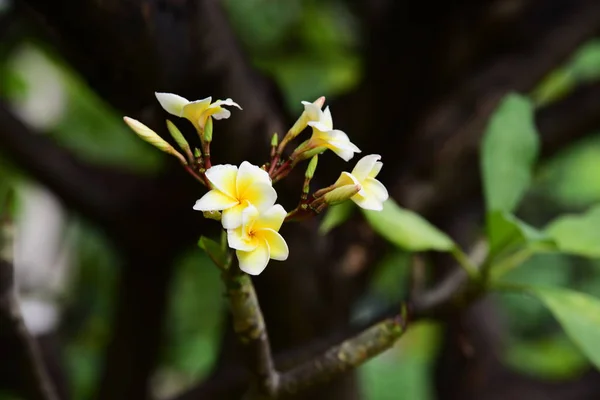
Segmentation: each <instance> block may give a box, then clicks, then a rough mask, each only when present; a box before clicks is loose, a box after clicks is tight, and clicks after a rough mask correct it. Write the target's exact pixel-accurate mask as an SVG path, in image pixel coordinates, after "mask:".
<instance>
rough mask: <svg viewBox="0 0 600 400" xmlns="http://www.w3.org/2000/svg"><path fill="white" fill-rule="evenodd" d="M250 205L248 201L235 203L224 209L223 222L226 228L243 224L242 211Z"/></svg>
mask: <svg viewBox="0 0 600 400" xmlns="http://www.w3.org/2000/svg"><path fill="white" fill-rule="evenodd" d="M246 207H248V202H244V203H242V204H239V203H238V204H237V205H234V206H233V207H231V208H228V209H226V210H224V211H223V214H222V215H221V223H222V224H223V228H225V229H235V228H238V227H240V226H241V225H242V212H243V211H244V209H245V208H246Z"/></svg>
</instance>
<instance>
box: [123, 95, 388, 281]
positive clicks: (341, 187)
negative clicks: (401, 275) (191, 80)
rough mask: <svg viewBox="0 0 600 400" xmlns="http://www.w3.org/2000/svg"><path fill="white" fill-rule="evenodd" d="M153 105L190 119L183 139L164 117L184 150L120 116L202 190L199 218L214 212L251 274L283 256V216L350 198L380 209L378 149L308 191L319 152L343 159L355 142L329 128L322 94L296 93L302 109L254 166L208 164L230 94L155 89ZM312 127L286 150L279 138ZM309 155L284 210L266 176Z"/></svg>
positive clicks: (274, 177)
mask: <svg viewBox="0 0 600 400" xmlns="http://www.w3.org/2000/svg"><path fill="white" fill-rule="evenodd" d="M156 98H157V100H158V101H159V103H160V105H161V106H162V107H163V108H164V109H165V110H166V111H167V112H168V113H170V114H172V115H175V116H177V117H181V118H185V119H187V120H188V121H190V122H191V124H192V125H193V127H194V128H195V130H196V132H197V133H198V137H199V140H200V144H201V146H200V147H199V148H194V150H193V151H192V148H191V146H190V145H189V144H188V142H187V141H186V139H185V138H184V136H183V134H182V133H181V132H180V131H179V129H178V128H177V127H176V126H175V125H174V124H173V123H172V122H171V121H167V128H168V130H169V133H170V134H171V136H172V137H173V139H174V140H175V142H176V143H177V145H178V146H179V147H180V148H181V150H182V151H183V152H184V154H181V153H179V152H178V151H177V150H176V149H175V148H174V147H173V146H171V145H170V144H169V143H168V142H167V141H165V140H163V139H162V138H161V137H160V136H159V135H158V134H156V132H154V131H153V130H151V129H150V128H148V127H147V126H145V125H144V124H142V123H141V122H139V121H136V120H134V119H132V118H128V117H125V118H124V120H125V122H126V123H127V124H128V125H129V127H130V128H131V129H132V130H133V131H134V132H135V133H137V134H138V136H140V137H141V138H142V139H144V140H146V141H147V142H149V143H151V144H152V145H154V146H155V147H157V148H159V149H160V150H162V151H164V152H166V153H168V154H171V155H173V156H175V157H177V158H178V159H179V161H180V162H181V164H182V165H183V166H184V168H185V169H186V170H187V171H188V172H189V173H190V174H191V175H192V176H193V177H194V178H196V179H197V180H198V181H199V182H200V183H202V184H203V185H205V186H206V187H207V188H208V189H209V190H208V192H207V193H206V194H205V195H204V196H202V198H200V199H199V200H198V201H196V204H195V205H194V207H193V208H194V210H198V211H202V212H203V213H204V215H205V217H207V218H211V219H215V220H219V221H220V222H221V224H222V226H223V229H225V230H226V231H227V243H228V245H229V247H230V248H231V249H234V250H235V252H236V256H237V259H238V261H239V267H240V269H241V270H242V271H244V272H246V273H248V274H251V275H258V274H260V273H261V272H262V271H263V270H264V269H265V268H266V266H267V264H268V262H269V260H280V261H283V260H286V259H287V257H288V255H289V250H288V246H287V243H286V241H285V240H284V238H283V237H282V236H281V234H280V233H279V230H280V228H281V226H282V225H283V223H284V222H288V221H293V220H300V219H304V218H306V217H308V216H311V215H315V214H318V213H320V212H322V211H323V210H324V209H325V208H326V207H327V206H330V205H335V204H339V203H341V202H344V201H347V200H352V201H353V202H354V203H356V204H357V205H358V206H359V207H362V208H364V209H368V210H381V209H382V208H383V202H385V201H386V200H387V198H388V192H387V190H386V188H385V186H383V184H381V182H379V181H378V180H377V179H375V178H376V177H377V175H378V174H379V171H380V170H381V167H382V166H383V164H382V163H381V161H379V160H380V159H381V157H380V156H379V155H376V154H371V155H368V156H365V157H363V158H362V159H361V160H359V161H358V163H356V166H355V167H354V169H353V170H352V172H342V173H341V174H340V177H339V178H338V179H337V181H336V182H335V183H334V184H333V185H331V186H328V187H325V188H322V189H320V190H317V191H315V192H314V193H313V194H312V196H309V193H310V182H311V180H312V178H313V176H314V173H315V170H316V168H317V162H318V156H319V154H321V153H323V152H325V151H327V150H331V151H333V152H334V153H335V154H337V155H338V156H339V157H341V158H342V159H343V160H344V161H349V160H350V159H351V158H352V157H354V154H355V153H360V152H361V151H360V149H359V148H358V147H357V146H356V145H354V144H353V143H352V142H351V141H350V139H349V138H348V135H346V134H345V133H344V132H342V131H341V130H338V129H334V128H333V119H332V116H331V111H330V110H329V107H326V108H325V109H324V110H323V105H324V103H325V98H324V97H320V98H319V99H317V100H316V101H314V102H312V103H310V102H306V101H303V102H302V104H303V105H304V112H303V113H302V114H301V116H300V117H299V118H298V120H297V121H296V123H295V124H294V125H293V126H292V127H291V128H290V129H289V131H288V132H287V133H286V135H285V136H284V137H283V139H282V140H281V142H279V137H278V135H277V134H275V135H274V136H273V139H272V141H271V157H270V160H269V161H268V162H266V163H265V164H264V165H262V166H260V167H259V166H256V165H252V164H250V163H249V162H247V161H244V162H242V163H241V164H240V166H239V167H238V166H235V165H230V164H219V165H212V162H211V157H210V144H211V142H212V137H213V119H215V120H219V119H226V118H229V117H230V116H231V112H230V111H229V110H228V109H227V108H225V106H229V107H237V108H239V109H240V110H241V107H240V106H239V105H238V104H237V103H235V102H234V101H233V100H231V99H226V100H216V101H215V102H213V101H212V98H211V97H207V98H205V99H203V100H197V101H189V100H187V99H185V98H183V97H181V96H178V95H175V94H171V93H156ZM307 128H310V129H311V130H312V135H311V136H310V137H309V138H308V139H307V140H305V141H304V142H302V143H301V144H300V145H298V146H297V147H296V149H295V150H294V151H293V152H292V153H291V154H290V155H289V156H287V157H285V156H284V150H285V148H286V146H287V145H288V144H289V143H290V142H291V141H292V140H293V139H295V138H296V137H297V136H299V135H300V134H301V133H302V132H303V131H304V130H305V129H307ZM307 159H310V162H309V164H308V166H307V169H306V172H305V180H304V186H303V188H302V195H301V197H300V202H299V204H298V206H297V207H296V208H295V209H293V210H292V211H290V212H286V211H285V209H284V208H283V207H282V206H281V205H280V204H276V201H277V192H276V191H275V189H274V188H273V184H274V183H277V182H278V181H280V180H281V179H283V178H285V177H286V176H287V175H288V174H289V173H290V171H291V170H292V169H293V168H294V167H295V166H296V165H297V164H298V163H299V162H301V161H303V160H307Z"/></svg>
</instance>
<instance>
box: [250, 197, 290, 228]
mask: <svg viewBox="0 0 600 400" xmlns="http://www.w3.org/2000/svg"><path fill="white" fill-rule="evenodd" d="M286 215H287V212H286V211H285V209H284V208H283V207H282V206H281V204H275V205H274V206H273V207H271V208H270V209H268V210H267V211H265V212H263V213H262V214H261V215H260V217H259V218H258V219H257V220H256V222H255V223H254V226H253V229H254V230H260V229H272V230H274V231H275V232H278V231H279V229H280V228H281V225H282V224H283V221H284V220H285V216H286Z"/></svg>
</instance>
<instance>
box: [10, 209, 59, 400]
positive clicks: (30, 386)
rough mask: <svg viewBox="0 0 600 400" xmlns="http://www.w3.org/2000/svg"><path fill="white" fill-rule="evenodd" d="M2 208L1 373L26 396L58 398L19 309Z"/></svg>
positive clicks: (11, 236) (42, 398)
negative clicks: (2, 349) (11, 356)
mask: <svg viewBox="0 0 600 400" xmlns="http://www.w3.org/2000/svg"><path fill="white" fill-rule="evenodd" d="M1 200H3V199H0V201H1ZM3 206H4V204H0V207H3ZM5 211H6V210H5V209H4V210H3V209H0V326H2V330H1V331H0V332H1V334H0V339H1V340H0V346H7V347H6V348H5V349H4V351H2V354H3V357H2V368H1V369H0V370H4V368H6V371H3V372H6V374H3V375H6V376H14V378H15V381H18V382H19V384H17V385H18V386H17V387H15V390H18V391H19V392H20V394H22V395H24V396H26V398H27V399H31V400H58V396H57V395H56V389H55V387H54V384H53V382H52V380H51V379H50V376H49V374H48V372H47V371H46V368H45V366H44V362H43V360H42V358H41V356H40V354H39V350H38V348H37V344H36V343H35V341H34V340H33V339H32V337H31V336H30V335H29V332H28V331H27V327H26V326H25V321H24V320H23V316H22V315H21V310H20V308H19V302H18V300H17V292H16V288H15V283H14V268H13V265H12V247H13V226H12V224H11V223H10V222H9V221H8V217H7V215H4V214H5ZM8 354H14V355H15V358H14V359H13V358H10V357H6V356H5V355H8ZM15 375H16V376H15ZM12 383H13V384H15V382H12Z"/></svg>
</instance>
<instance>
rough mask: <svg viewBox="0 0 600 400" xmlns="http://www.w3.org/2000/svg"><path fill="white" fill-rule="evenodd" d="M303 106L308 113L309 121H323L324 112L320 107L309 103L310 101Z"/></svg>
mask: <svg viewBox="0 0 600 400" xmlns="http://www.w3.org/2000/svg"><path fill="white" fill-rule="evenodd" d="M302 104H304V111H305V112H306V116H307V117H308V120H309V121H314V122H318V121H319V120H320V119H321V114H323V112H322V111H321V109H320V108H319V106H317V105H316V104H313V103H309V102H308V101H303V102H302Z"/></svg>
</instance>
